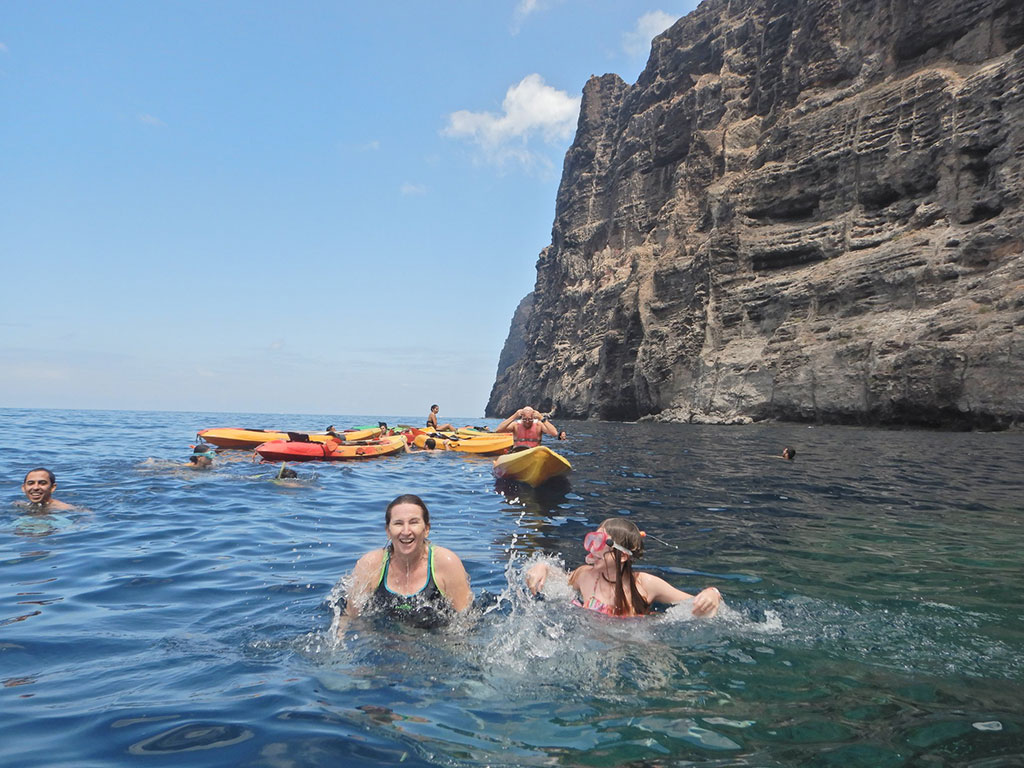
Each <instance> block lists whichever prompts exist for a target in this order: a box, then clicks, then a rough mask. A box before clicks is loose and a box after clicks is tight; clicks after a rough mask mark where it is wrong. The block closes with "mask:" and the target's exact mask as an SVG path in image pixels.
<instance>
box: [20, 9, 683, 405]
mask: <svg viewBox="0 0 1024 768" xmlns="http://www.w3.org/2000/svg"><path fill="white" fill-rule="evenodd" d="M695 5H696V3H695V2H693V1H692V0H681V2H668V1H666V0H663V1H661V2H657V1H655V2H643V1H638V2H624V1H615V0H607V1H606V0H546V1H545V0H518V1H516V0H510V1H509V2H502V1H501V0H489V2H448V1H446V0H433V1H432V2H429V3H424V2H395V3H387V4H384V3H378V4H371V3H367V4H362V5H357V4H354V3H341V2H302V1H299V2H290V3H283V2H274V3H271V2H194V1H190V0H181V1H177V2H157V1H153V2H136V1H135V0H131V1H130V2H129V1H126V2H109V1H108V2H96V3H72V2H38V1H37V0H8V2H5V3H4V6H3V14H2V18H3V24H2V25H0V102H2V105H3V106H2V119H0V178H2V179H3V182H2V185H0V186H2V190H3V191H2V192H0V260H2V266H3V274H4V278H5V279H4V281H3V284H2V287H0V407H37V408H103V409H108V408H110V409H122V408H123V409H147V410H201V411H207V410H212V411H238V412H271V413H277V412H289V413H350V414H366V415H374V414H417V413H420V412H422V413H424V414H425V413H426V410H427V407H428V406H429V405H430V403H432V402H437V403H440V404H441V410H442V417H444V416H445V414H448V415H450V416H453V417H454V416H466V417H472V416H479V415H481V414H482V413H483V408H484V405H485V403H486V400H487V396H488V394H489V392H490V387H491V385H492V383H493V381H494V375H495V368H496V365H497V360H498V355H499V353H500V351H501V345H502V344H503V342H504V340H505V336H506V334H507V332H508V325H509V322H510V320H511V318H512V312H513V310H514V309H515V307H516V304H517V303H518V302H519V300H520V299H521V298H522V297H523V296H524V295H525V294H526V293H527V292H529V291H530V290H531V289H532V287H533V282H534V279H535V275H536V273H535V263H536V258H537V255H538V253H539V251H540V250H541V249H542V248H543V247H544V246H546V245H547V244H548V243H549V242H550V234H551V224H552V220H553V216H554V202H555V193H556V190H557V187H558V181H559V176H560V173H561V165H562V159H563V156H564V153H565V150H566V148H567V147H568V146H569V144H570V143H571V141H572V137H573V133H574V131H575V126H576V119H577V116H578V110H579V98H580V94H581V92H582V89H583V85H584V84H585V83H586V81H587V78H588V77H590V76H591V75H601V74H604V73H606V72H615V73H616V74H618V75H620V76H621V77H622V78H623V79H625V80H626V81H627V82H634V81H635V79H636V77H637V76H638V75H639V73H640V71H641V70H642V68H643V66H644V64H645V63H646V60H647V56H648V54H649V52H650V40H651V37H652V36H653V35H655V34H657V33H658V32H660V31H661V30H663V29H664V28H665V27H667V26H668V25H669V24H670V23H672V22H673V21H674V20H675V19H677V18H678V17H680V16H682V15H684V14H686V13H688V12H689V11H690V10H692V9H693V8H694V7H695Z"/></svg>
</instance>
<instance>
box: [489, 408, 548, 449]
mask: <svg viewBox="0 0 1024 768" xmlns="http://www.w3.org/2000/svg"><path fill="white" fill-rule="evenodd" d="M494 431H495V432H511V433H512V450H513V451H516V450H519V451H521V450H524V449H526V448H536V447H537V446H538V445H540V441H541V437H542V436H543V435H544V434H545V433H547V434H549V435H551V437H558V430H557V429H555V425H554V424H552V423H551V422H550V421H548V420H547V417H546V416H541V415H539V414H538V413H537V412H536V411H535V410H534V409H533V408H531V407H530V406H526V407H525V408H520V409H519V410H518V411H516V412H515V413H513V414H512V415H511V416H509V417H508V418H507V419H505V420H504V421H503V422H501V424H499V425H498V426H497V427H495V428H494Z"/></svg>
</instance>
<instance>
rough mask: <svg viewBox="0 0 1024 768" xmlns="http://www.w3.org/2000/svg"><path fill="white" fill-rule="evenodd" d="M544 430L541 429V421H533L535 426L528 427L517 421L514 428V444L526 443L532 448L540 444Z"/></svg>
mask: <svg viewBox="0 0 1024 768" xmlns="http://www.w3.org/2000/svg"><path fill="white" fill-rule="evenodd" d="M543 433H544V430H543V429H541V426H540V422H539V421H535V422H533V426H532V427H530V428H529V429H527V428H526V427H524V426H523V425H522V424H521V423H520V422H518V421H517V422H516V425H515V427H513V429H512V437H513V444H514V445H516V446H519V445H526V446H529V447H530V448H534V447H536V446H538V445H540V438H541V435H542V434H543Z"/></svg>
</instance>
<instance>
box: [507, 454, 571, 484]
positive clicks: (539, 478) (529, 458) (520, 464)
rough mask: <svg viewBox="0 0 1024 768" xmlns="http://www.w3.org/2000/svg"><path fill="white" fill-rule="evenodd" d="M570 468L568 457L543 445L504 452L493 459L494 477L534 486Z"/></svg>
mask: <svg viewBox="0 0 1024 768" xmlns="http://www.w3.org/2000/svg"><path fill="white" fill-rule="evenodd" d="M571 470H572V464H570V463H569V460H568V459H566V458H565V457H564V456H562V455H561V454H558V453H555V452H554V451H552V450H551V449H550V448H547V447H545V446H543V445H538V446H537V447H535V448H527V449H526V450H525V451H515V452H514V453H506V454H505V455H504V456H499V457H498V458H497V459H495V460H494V475H495V477H499V478H503V479H509V480H519V481H520V482H523V483H526V484H527V485H531V486H533V487H534V488H536V487H537V486H538V485H542V484H543V483H546V482H547V481H548V480H550V479H551V478H553V477H558V476H559V475H564V474H565V473H566V472H569V471H571Z"/></svg>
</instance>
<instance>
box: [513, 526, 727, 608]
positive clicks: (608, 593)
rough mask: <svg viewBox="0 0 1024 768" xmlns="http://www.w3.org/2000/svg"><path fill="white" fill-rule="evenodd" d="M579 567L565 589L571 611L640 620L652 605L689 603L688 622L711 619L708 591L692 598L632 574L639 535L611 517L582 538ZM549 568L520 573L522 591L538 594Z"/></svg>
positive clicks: (713, 596) (715, 596) (714, 598)
mask: <svg viewBox="0 0 1024 768" xmlns="http://www.w3.org/2000/svg"><path fill="white" fill-rule="evenodd" d="M583 548H584V549H585V550H586V551H587V560H586V564H585V565H581V566H580V567H579V568H577V569H576V570H575V571H573V572H572V573H571V574H569V586H571V587H573V588H574V589H575V590H576V592H577V593H578V595H577V597H576V599H575V600H573V605H578V606H580V607H581V608H588V609H590V610H592V611H597V612H598V613H603V614H606V615H608V616H623V617H625V616H643V615H645V614H648V613H650V612H651V606H652V605H653V604H654V603H666V604H669V605H672V604H674V603H681V602H682V601H684V600H689V599H690V598H693V615H694V616H714V615H715V614H716V613H718V606H719V605H721V602H722V593H721V592H719V591H718V589H717V588H715V587H708V588H707V589H704V590H702V591H701V592H700V593H698V594H697V596H696V597H694V596H693V595H690V594H687V593H686V592H683V591H682V590H679V589H676V588H675V587H673V586H672V585H671V584H669V583H668V582H667V581H665V580H664V579H661V578H658V577H657V576H655V575H654V574H652V573H646V572H644V571H638V572H634V571H633V561H634V560H637V559H639V558H640V557H641V556H642V555H643V553H644V534H643V532H642V531H641V530H640V529H639V528H637V527H636V525H634V524H633V523H631V522H630V521H629V520H625V519H623V518H621V517H612V518H609V519H608V520H605V521H604V522H603V523H601V525H600V527H599V528H598V529H597V530H596V531H591V532H590V533H588V534H587V535H586V536H584V537H583ZM549 570H550V567H549V566H548V564H547V563H537V564H536V565H535V566H533V567H532V568H530V570H529V571H527V573H526V585H527V586H528V587H529V588H530V591H531V592H533V593H534V594H537V592H539V591H540V590H542V589H543V588H544V582H545V581H546V580H547V577H548V573H549Z"/></svg>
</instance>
